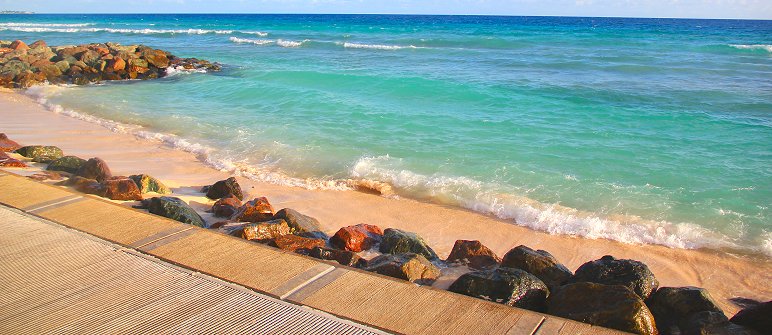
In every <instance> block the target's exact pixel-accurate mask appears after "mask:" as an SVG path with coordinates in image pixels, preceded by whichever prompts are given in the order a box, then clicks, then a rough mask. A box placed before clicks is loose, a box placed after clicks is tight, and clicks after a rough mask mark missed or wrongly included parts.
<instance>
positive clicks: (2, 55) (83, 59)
mask: <svg viewBox="0 0 772 335" xmlns="http://www.w3.org/2000/svg"><path fill="white" fill-rule="evenodd" d="M169 69H176V70H187V71H219V70H220V69H221V67H220V65H219V64H217V63H210V62H208V61H205V60H201V59H196V58H180V57H177V56H175V55H172V54H171V53H169V52H167V51H163V50H159V49H153V48H151V47H148V46H144V45H120V44H117V43H110V42H108V43H95V44H82V45H77V46H76V45H65V46H55V47H49V46H48V45H47V44H46V42H44V41H36V42H34V43H32V44H29V45H27V44H26V43H24V42H23V41H20V40H16V41H13V42H11V41H0V86H2V87H7V88H26V87H30V86H33V85H37V84H42V83H51V84H75V85H85V84H89V83H95V82H101V81H107V80H125V79H155V78H160V77H164V76H166V75H167V74H168V73H169Z"/></svg>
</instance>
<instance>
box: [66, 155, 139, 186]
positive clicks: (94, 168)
mask: <svg viewBox="0 0 772 335" xmlns="http://www.w3.org/2000/svg"><path fill="white" fill-rule="evenodd" d="M75 175H76V176H81V177H84V178H87V179H96V180H97V181H98V182H103V181H105V180H107V179H110V177H112V176H113V173H112V172H110V168H109V167H108V166H107V163H105V161H103V160H102V159H101V158H96V157H95V158H91V159H89V160H88V161H86V163H85V164H83V165H82V166H81V167H80V168H79V169H78V170H77V171H75ZM135 186H136V185H135Z"/></svg>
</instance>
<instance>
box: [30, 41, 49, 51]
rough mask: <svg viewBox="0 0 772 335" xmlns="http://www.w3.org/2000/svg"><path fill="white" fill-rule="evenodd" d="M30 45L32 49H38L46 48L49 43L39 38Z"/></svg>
mask: <svg viewBox="0 0 772 335" xmlns="http://www.w3.org/2000/svg"><path fill="white" fill-rule="evenodd" d="M29 47H30V48H32V49H37V48H46V47H48V45H47V44H46V42H45V41H43V40H37V41H35V42H33V43H32V44H30V45H29Z"/></svg>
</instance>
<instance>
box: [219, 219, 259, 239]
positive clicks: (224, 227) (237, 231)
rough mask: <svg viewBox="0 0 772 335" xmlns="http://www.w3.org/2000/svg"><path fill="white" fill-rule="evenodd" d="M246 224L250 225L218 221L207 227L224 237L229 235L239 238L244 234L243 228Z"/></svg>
mask: <svg viewBox="0 0 772 335" xmlns="http://www.w3.org/2000/svg"><path fill="white" fill-rule="evenodd" d="M248 224H252V222H231V221H220V222H215V223H213V224H212V225H211V226H209V228H210V229H217V231H218V232H220V233H223V234H225V235H231V236H235V237H239V238H240V237H242V235H243V233H244V226H246V225H248Z"/></svg>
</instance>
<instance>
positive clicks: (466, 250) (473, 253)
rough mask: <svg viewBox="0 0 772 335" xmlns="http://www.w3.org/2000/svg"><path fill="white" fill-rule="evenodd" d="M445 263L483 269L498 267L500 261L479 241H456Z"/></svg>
mask: <svg viewBox="0 0 772 335" xmlns="http://www.w3.org/2000/svg"><path fill="white" fill-rule="evenodd" d="M447 262H449V263H450V262H455V263H464V264H467V265H468V266H469V267H470V268H473V269H485V268H490V267H494V266H496V265H498V263H499V262H501V259H500V258H499V256H497V255H496V253H494V252H493V251H491V249H488V247H486V246H484V245H483V244H482V243H480V241H469V240H457V241H456V243H455V244H453V250H451V251H450V255H449V256H448V259H447Z"/></svg>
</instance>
